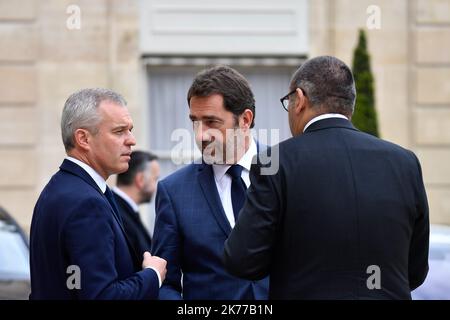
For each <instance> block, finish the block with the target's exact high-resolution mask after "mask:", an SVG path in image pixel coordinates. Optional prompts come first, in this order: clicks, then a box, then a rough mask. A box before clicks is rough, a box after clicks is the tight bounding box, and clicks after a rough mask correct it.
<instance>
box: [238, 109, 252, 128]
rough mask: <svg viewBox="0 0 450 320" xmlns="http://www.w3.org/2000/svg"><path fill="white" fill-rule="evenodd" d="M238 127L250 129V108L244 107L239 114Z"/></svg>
mask: <svg viewBox="0 0 450 320" xmlns="http://www.w3.org/2000/svg"><path fill="white" fill-rule="evenodd" d="M240 122H241V123H240V127H241V128H243V129H250V126H251V125H252V122H253V112H252V110H250V109H245V110H244V112H243V113H242V114H241V116H240Z"/></svg>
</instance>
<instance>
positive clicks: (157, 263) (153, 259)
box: [142, 251, 167, 282]
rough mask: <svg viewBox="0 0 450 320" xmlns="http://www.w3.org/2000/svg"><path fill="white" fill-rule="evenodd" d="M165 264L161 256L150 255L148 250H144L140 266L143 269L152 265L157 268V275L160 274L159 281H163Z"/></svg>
mask: <svg viewBox="0 0 450 320" xmlns="http://www.w3.org/2000/svg"><path fill="white" fill-rule="evenodd" d="M166 266H167V261H166V260H164V259H163V258H160V257H157V256H152V255H151V254H150V252H148V251H145V252H144V261H142V268H143V269H145V268H149V267H152V268H155V269H156V270H158V272H159V275H160V276H161V282H163V281H164V279H165V278H166V272H167V269H166Z"/></svg>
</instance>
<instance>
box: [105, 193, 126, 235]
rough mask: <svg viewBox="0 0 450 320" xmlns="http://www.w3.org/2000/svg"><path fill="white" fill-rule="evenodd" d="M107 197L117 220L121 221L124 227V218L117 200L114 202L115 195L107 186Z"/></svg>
mask: <svg viewBox="0 0 450 320" xmlns="http://www.w3.org/2000/svg"><path fill="white" fill-rule="evenodd" d="M105 196H106V199H108V202H109V204H110V205H111V207H112V208H113V211H114V214H115V215H116V217H117V219H118V220H119V223H120V224H121V225H122V226H123V221H122V217H121V216H120V213H119V209H118V207H117V203H116V200H114V195H113V193H112V191H111V189H110V188H109V187H108V186H106V191H105Z"/></svg>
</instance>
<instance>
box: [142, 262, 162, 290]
mask: <svg viewBox="0 0 450 320" xmlns="http://www.w3.org/2000/svg"><path fill="white" fill-rule="evenodd" d="M146 269H152V270H155V272H156V275H157V276H158V282H159V287H160V288H161V286H162V281H161V275H160V274H159V272H158V270H156V269H155V268H153V267H147V268H146Z"/></svg>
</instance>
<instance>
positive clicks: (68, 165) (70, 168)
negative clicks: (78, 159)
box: [59, 159, 125, 233]
mask: <svg viewBox="0 0 450 320" xmlns="http://www.w3.org/2000/svg"><path fill="white" fill-rule="evenodd" d="M59 168H60V169H61V170H64V171H67V172H70V173H72V174H74V175H76V176H78V177H80V178H81V179H83V180H84V181H85V182H86V183H87V184H89V185H90V186H91V187H92V188H94V189H95V190H96V191H97V192H98V193H99V194H100V195H101V196H102V197H103V199H105V201H106V203H107V204H108V206H109V208H110V209H111V212H112V214H113V216H114V219H116V221H117V223H118V224H119V226H120V228H121V229H122V231H123V232H124V233H125V230H124V229H123V225H122V222H121V220H120V219H119V217H118V216H117V214H116V212H115V210H114V208H113V207H112V206H111V204H110V203H109V201H108V199H107V198H106V196H105V195H104V193H103V192H102V191H101V190H100V188H99V187H98V185H97V184H96V183H95V181H94V179H92V178H91V176H90V175H89V174H88V173H87V172H86V171H85V170H84V169H83V168H81V167H80V166H79V165H77V164H76V163H73V162H72V161H70V160H67V159H65V160H64V161H63V163H62V164H61V166H60V167H59Z"/></svg>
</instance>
